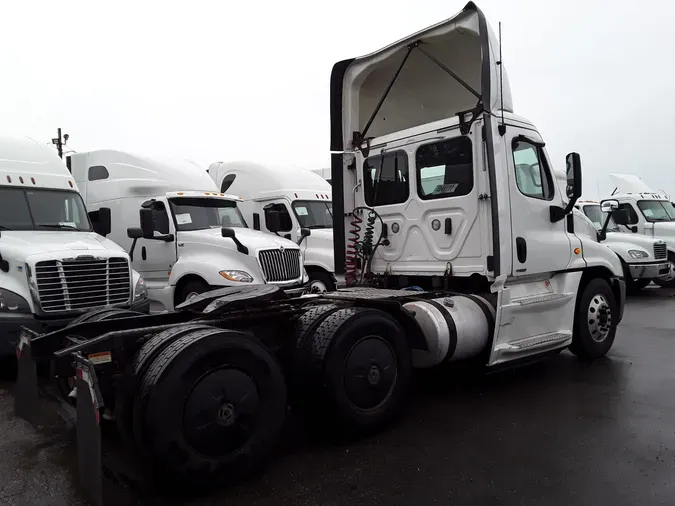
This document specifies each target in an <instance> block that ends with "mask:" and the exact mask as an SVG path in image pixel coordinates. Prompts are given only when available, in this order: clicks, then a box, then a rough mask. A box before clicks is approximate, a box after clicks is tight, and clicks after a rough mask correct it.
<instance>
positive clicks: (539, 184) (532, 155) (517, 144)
mask: <svg viewBox="0 0 675 506" xmlns="http://www.w3.org/2000/svg"><path fill="white" fill-rule="evenodd" d="M513 164H514V166H515V171H516V185H517V186H518V190H520V193H522V194H523V195H526V196H528V197H532V198H535V199H542V200H552V199H553V179H552V178H551V171H550V170H549V168H548V165H547V163H546V157H545V156H544V151H543V150H542V149H541V147H540V146H537V145H535V144H534V143H532V142H528V141H527V140H523V139H515V140H514V141H513Z"/></svg>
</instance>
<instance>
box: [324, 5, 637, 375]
mask: <svg viewBox="0 0 675 506" xmlns="http://www.w3.org/2000/svg"><path fill="white" fill-rule="evenodd" d="M499 58H500V49H499V42H498V40H497V39H496V37H495V35H494V33H493V32H492V30H491V29H490V28H489V26H488V25H487V22H486V20H485V18H484V16H483V14H482V12H481V11H480V10H479V9H478V8H477V7H476V6H475V5H474V4H473V3H472V2H471V3H469V4H467V6H466V7H465V8H464V10H463V11H462V12H461V13H459V14H457V15H456V16H455V17H453V18H452V19H450V20H447V21H444V22H442V23H439V24H437V25H435V26H432V27H430V28H428V29H425V30H423V31H421V32H419V33H416V34H413V35H410V36H408V37H406V38H404V39H402V40H400V41H398V42H396V43H394V44H392V45H390V46H387V47H385V48H384V49H381V50H379V51H376V52H374V53H371V54H369V55H367V56H363V57H360V58H351V59H348V60H345V61H342V62H339V63H337V64H335V65H334V67H333V74H332V78H331V151H332V152H333V155H332V160H333V161H332V170H331V175H332V178H331V185H332V188H333V190H334V193H335V195H337V194H339V195H340V196H341V198H339V199H338V198H334V200H333V208H334V210H333V216H334V220H335V223H334V230H335V267H336V274H337V275H341V274H343V273H344V275H345V279H346V281H347V284H348V285H349V286H355V287H358V286H362V285H369V286H380V287H382V288H396V289H400V288H408V289H410V290H419V289H424V290H452V291H453V292H455V293H461V294H462V295H455V296H453V297H449V298H448V297H441V298H439V299H438V300H435V301H433V302H431V301H429V302H423V303H422V302H421V303H419V304H417V303H416V305H415V307H414V308H413V307H411V309H412V310H413V311H414V314H415V318H416V319H417V320H418V322H419V324H420V327H421V328H422V330H423V331H424V336H425V338H426V340H427V343H426V349H427V350H428V351H427V352H419V353H418V355H417V360H418V362H417V363H418V365H420V366H422V365H424V366H425V367H429V366H434V365H437V364H439V363H441V362H443V361H446V360H449V358H451V357H452V356H453V353H459V352H460V350H461V352H462V358H467V357H468V356H482V357H484V358H485V361H486V363H487V365H488V366H496V365H499V364H502V363H508V362H512V361H514V360H518V359H524V358H529V357H533V356H537V355H541V354H544V353H547V352H551V351H560V350H561V349H564V348H567V347H569V348H570V349H571V350H572V351H574V352H575V353H576V354H578V355H582V356H589V357H598V356H602V355H604V354H605V353H606V352H607V351H608V350H609V349H610V347H611V346H612V342H613V340H614V335H615V332H616V326H617V324H618V323H619V321H620V320H621V318H622V312H623V305H624V298H625V282H624V280H623V279H622V277H623V273H624V269H623V266H622V264H621V260H620V259H619V257H618V256H617V255H616V254H615V253H614V252H613V251H611V250H610V249H609V248H607V247H606V246H605V245H603V244H600V243H598V242H597V238H595V237H589V236H588V235H587V234H585V233H576V231H575V226H574V214H573V206H574V203H575V202H576V200H577V199H578V198H579V196H580V194H581V165H580V164H581V162H580V157H579V155H578V154H576V153H570V154H569V155H568V156H567V158H566V169H567V170H566V177H567V181H566V183H567V184H566V185H565V186H566V188H565V192H564V193H563V192H561V191H560V189H559V188H558V185H557V184H556V180H555V175H554V172H553V164H552V162H551V160H550V158H549V156H548V153H547V150H546V147H545V143H544V140H543V138H542V136H541V135H540V133H539V132H538V131H537V127H536V126H535V125H534V124H533V123H532V122H531V121H529V120H527V119H525V118H523V117H521V116H518V115H517V114H515V113H514V112H513V104H512V99H511V89H510V85H509V80H508V76H507V73H506V69H505V67H504V65H503V63H502V64H500V63H501V62H499ZM458 111H461V112H458ZM462 298H468V299H469V300H470V301H471V302H466V301H464V300H463V299H462ZM460 300H461V302H460ZM421 306H424V308H422V307H421ZM477 314H483V315H484V318H485V321H486V322H487V324H486V325H477V324H476V321H475V318H476V315H477ZM460 340H467V342H462V343H460V342H459V341H460Z"/></svg>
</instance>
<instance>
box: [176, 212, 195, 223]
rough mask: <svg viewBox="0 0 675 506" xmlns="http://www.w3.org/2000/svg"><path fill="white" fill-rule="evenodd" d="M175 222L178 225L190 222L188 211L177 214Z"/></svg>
mask: <svg viewBox="0 0 675 506" xmlns="http://www.w3.org/2000/svg"><path fill="white" fill-rule="evenodd" d="M176 223H178V224H179V225H187V224H188V223H192V217H191V216H190V213H183V214H177V215H176Z"/></svg>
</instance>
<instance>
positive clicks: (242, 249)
mask: <svg viewBox="0 0 675 506" xmlns="http://www.w3.org/2000/svg"><path fill="white" fill-rule="evenodd" d="M220 235H222V236H223V237H224V238H226V239H232V240H233V241H234V244H235V245H236V246H237V251H238V252H239V253H243V254H244V255H248V248H247V247H246V246H244V245H243V244H242V243H241V241H240V240H239V239H237V234H236V233H235V231H234V230H233V229H231V228H227V227H223V228H221V229H220Z"/></svg>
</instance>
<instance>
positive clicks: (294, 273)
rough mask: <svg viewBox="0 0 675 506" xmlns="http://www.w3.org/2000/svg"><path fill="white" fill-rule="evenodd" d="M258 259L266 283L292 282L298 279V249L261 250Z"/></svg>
mask: <svg viewBox="0 0 675 506" xmlns="http://www.w3.org/2000/svg"><path fill="white" fill-rule="evenodd" d="M258 258H259V260H260V268H261V269H262V271H263V274H264V275H265V279H266V280H267V282H268V283H274V282H281V281H292V280H294V279H298V278H299V277H300V250H299V249H267V250H262V251H260V252H259V253H258Z"/></svg>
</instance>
